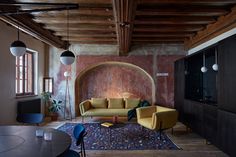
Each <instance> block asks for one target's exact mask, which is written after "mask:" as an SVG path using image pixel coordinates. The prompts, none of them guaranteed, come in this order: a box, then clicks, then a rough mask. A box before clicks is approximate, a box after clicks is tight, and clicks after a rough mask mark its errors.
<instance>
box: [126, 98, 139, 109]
mask: <svg viewBox="0 0 236 157" xmlns="http://www.w3.org/2000/svg"><path fill="white" fill-rule="evenodd" d="M139 102H140V99H138V98H126V99H125V108H127V109H132V108H135V107H137V106H138V104H139Z"/></svg>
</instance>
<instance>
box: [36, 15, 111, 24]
mask: <svg viewBox="0 0 236 157" xmlns="http://www.w3.org/2000/svg"><path fill="white" fill-rule="evenodd" d="M34 21H36V22H38V23H45V24H47V23H67V18H66V17H38V18H34ZM69 21H70V24H72V23H75V24H76V23H77V24H80V23H87V24H101V23H105V24H115V23H114V19H113V17H111V16H106V17H105V16H104V17H101V16H99V17H96V16H77V17H70V18H69Z"/></svg>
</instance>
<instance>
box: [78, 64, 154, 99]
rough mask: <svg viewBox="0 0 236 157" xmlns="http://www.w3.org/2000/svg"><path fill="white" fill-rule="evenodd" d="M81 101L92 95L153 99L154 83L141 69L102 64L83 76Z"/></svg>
mask: <svg viewBox="0 0 236 157" xmlns="http://www.w3.org/2000/svg"><path fill="white" fill-rule="evenodd" d="M77 85H78V88H79V97H78V99H79V101H83V100H86V99H90V98H91V97H101V98H103V97H106V98H122V97H133V98H141V99H147V100H148V101H149V102H151V101H152V83H151V80H150V78H149V77H148V76H147V75H146V74H145V73H144V72H143V71H141V70H139V69H136V68H133V67H131V66H126V65H125V64H119V63H117V64H112V65H110V64H102V65H99V66H97V67H95V68H93V69H90V70H88V71H87V72H86V73H85V74H84V75H82V76H81V78H80V80H79V83H78V84H77Z"/></svg>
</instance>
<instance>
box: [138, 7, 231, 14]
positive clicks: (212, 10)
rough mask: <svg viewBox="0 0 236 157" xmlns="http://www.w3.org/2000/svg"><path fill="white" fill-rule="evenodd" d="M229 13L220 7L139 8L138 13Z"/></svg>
mask: <svg viewBox="0 0 236 157" xmlns="http://www.w3.org/2000/svg"><path fill="white" fill-rule="evenodd" d="M226 13H228V11H227V10H224V9H218V8H191V7H189V8H185V9H182V8H180V9H167V8H162V9H160V8H158V9H142V10H137V11H136V15H137V16H140V15H143V16H221V15H225V14H226Z"/></svg>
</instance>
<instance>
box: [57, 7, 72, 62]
mask: <svg viewBox="0 0 236 157" xmlns="http://www.w3.org/2000/svg"><path fill="white" fill-rule="evenodd" d="M67 41H68V45H67V47H68V48H69V10H67ZM60 61H61V63H62V64H64V65H71V64H72V63H73V62H74V61H75V55H74V53H73V52H71V51H70V50H68V49H67V50H66V51H64V52H62V54H61V56H60Z"/></svg>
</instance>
